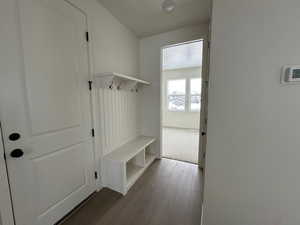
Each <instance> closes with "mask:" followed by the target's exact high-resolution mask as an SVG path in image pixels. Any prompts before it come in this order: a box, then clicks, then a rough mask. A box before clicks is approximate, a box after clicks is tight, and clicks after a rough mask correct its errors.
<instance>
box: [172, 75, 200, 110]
mask: <svg viewBox="0 0 300 225" xmlns="http://www.w3.org/2000/svg"><path fill="white" fill-rule="evenodd" d="M174 81H175V82H176V81H177V82H178V81H182V82H183V81H184V86H185V91H184V92H185V94H176V93H171V94H170V83H171V82H174ZM193 81H194V85H195V84H196V88H199V89H198V90H196V91H195V90H192V89H195V87H193V84H192V82H193ZM196 81H197V82H196ZM201 81H202V80H201V78H186V79H169V80H167V90H166V91H167V109H168V111H171V112H200V108H201V88H202V86H201ZM197 83H198V84H197ZM192 91H194V92H193V93H192ZM193 103H194V104H193Z"/></svg>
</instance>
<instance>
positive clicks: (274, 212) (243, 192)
mask: <svg viewBox="0 0 300 225" xmlns="http://www.w3.org/2000/svg"><path fill="white" fill-rule="evenodd" d="M299 9H300V1H298V0H284V1H282V0H272V1H271V0H251V1H248V0H226V1H224V0H215V1H214V7H213V22H212V49H211V53H212V56H211V75H210V80H211V83H210V89H209V110H208V112H209V114H208V146H207V162H206V178H205V180H206V183H205V193H204V197H205V202H204V225H219V224H222V225H298V224H300V213H299V210H300V205H299V203H300V175H299V171H300V163H299V162H300V151H299V147H300V126H299V125H300V117H299V115H300V104H299V99H298V97H299V96H300V85H290V86H283V85H281V84H280V73H281V68H282V66H283V65H286V64H300V51H299V40H300V30H299V21H300V13H299Z"/></svg>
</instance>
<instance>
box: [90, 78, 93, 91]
mask: <svg viewBox="0 0 300 225" xmlns="http://www.w3.org/2000/svg"><path fill="white" fill-rule="evenodd" d="M92 85H93V81H91V80H89V90H90V91H91V90H92Z"/></svg>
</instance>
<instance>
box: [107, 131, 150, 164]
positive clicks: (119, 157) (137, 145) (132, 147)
mask: <svg viewBox="0 0 300 225" xmlns="http://www.w3.org/2000/svg"><path fill="white" fill-rule="evenodd" d="M154 141H155V138H153V137H146V136H139V137H137V138H136V139H134V140H133V141H130V142H128V143H127V144H125V145H122V146H121V147H119V148H117V149H115V150H114V151H113V152H112V153H109V154H107V155H105V158H107V159H110V160H115V161H121V162H128V161H129V160H130V159H132V158H133V157H134V156H135V155H137V154H138V153H139V152H140V151H142V150H144V149H145V148H146V147H147V146H149V145H150V144H152V143H153V142H154Z"/></svg>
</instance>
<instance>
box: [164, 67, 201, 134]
mask: <svg viewBox="0 0 300 225" xmlns="http://www.w3.org/2000/svg"><path fill="white" fill-rule="evenodd" d="M201 73H202V67H191V68H182V69H174V70H164V71H163V72H162V93H163V99H162V109H163V118H162V124H163V126H164V127H175V128H184V129H194V130H199V127H200V112H191V111H189V110H188V109H187V110H186V111H185V112H174V111H169V110H168V101H167V98H168V92H167V85H168V80H169V79H182V78H184V79H186V80H187V82H189V79H191V78H200V77H201ZM187 85H188V84H187Z"/></svg>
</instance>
